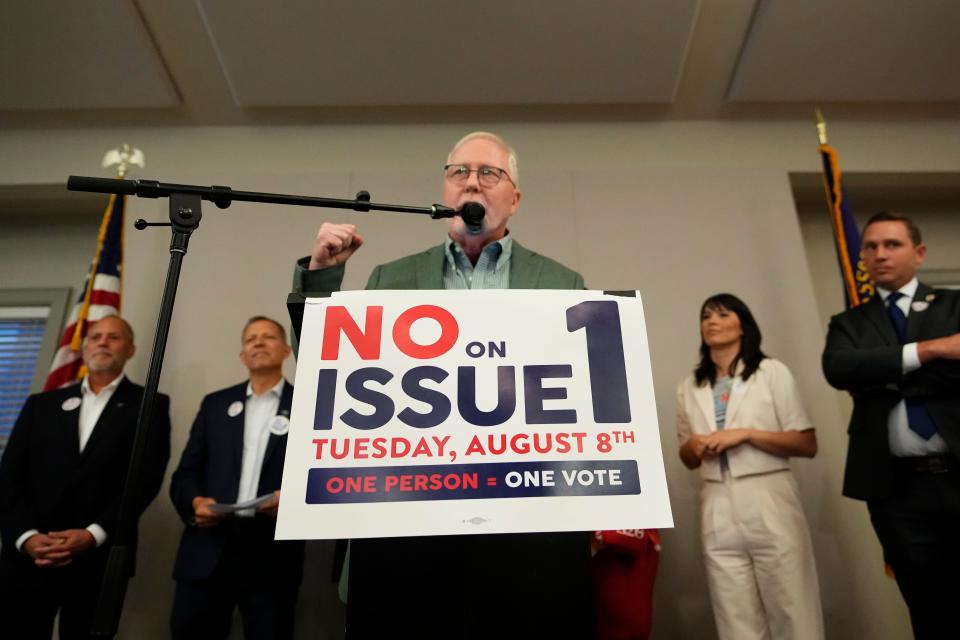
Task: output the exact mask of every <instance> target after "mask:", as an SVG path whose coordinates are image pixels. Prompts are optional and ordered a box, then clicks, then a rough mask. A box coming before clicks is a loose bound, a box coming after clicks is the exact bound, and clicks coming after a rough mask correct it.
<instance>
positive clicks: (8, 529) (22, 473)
mask: <svg viewBox="0 0 960 640" xmlns="http://www.w3.org/2000/svg"><path fill="white" fill-rule="evenodd" d="M35 412H36V401H35V396H30V397H29V398H27V402H26V403H25V404H24V405H23V409H21V410H20V416H19V417H18V418H17V422H16V424H15V425H14V427H13V432H12V433H11V434H10V438H9V439H8V440H7V446H6V450H5V451H4V452H3V461H2V462H0V536H2V544H3V545H4V546H5V547H7V548H8V549H13V548H14V544H15V543H16V541H17V538H19V537H20V536H21V535H23V533H24V532H25V531H29V530H30V529H36V528H37V526H36V522H37V518H36V515H35V514H34V511H33V507H32V505H31V500H30V499H29V492H28V491H27V486H28V478H29V464H30V462H29V461H30V457H29V450H30V439H31V426H32V425H33V424H34V423H35V422H36V419H35Z"/></svg>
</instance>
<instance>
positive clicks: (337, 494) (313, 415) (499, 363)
mask: <svg viewBox="0 0 960 640" xmlns="http://www.w3.org/2000/svg"><path fill="white" fill-rule="evenodd" d="M301 336H302V339H301V341H300V351H299V359H298V364H297V379H296V390H295V392H294V397H293V410H292V415H291V420H290V430H289V435H288V439H287V452H286V461H285V463H284V470H283V488H282V499H281V501H280V513H279V518H278V522H277V538H279V539H306V538H375V537H388V536H413V535H441V534H467V533H507V532H528V531H577V530H616V529H640V528H652V527H671V526H673V519H672V516H671V512H670V502H669V497H668V495H667V486H666V478H665V475H664V468H663V457H662V455H661V449H660V432H659V429H658V427H657V412H656V407H655V405H654V395H653V379H652V376H651V372H650V357H649V350H648V345H647V338H646V331H645V324H644V317H643V306H642V304H641V301H640V298H639V297H632V296H616V295H607V294H604V293H602V292H598V291H525V290H524V291H520V290H498V291H351V292H342V293H336V294H334V295H332V296H331V297H329V298H311V299H309V300H307V303H306V307H305V311H304V319H303V329H302V332H301Z"/></svg>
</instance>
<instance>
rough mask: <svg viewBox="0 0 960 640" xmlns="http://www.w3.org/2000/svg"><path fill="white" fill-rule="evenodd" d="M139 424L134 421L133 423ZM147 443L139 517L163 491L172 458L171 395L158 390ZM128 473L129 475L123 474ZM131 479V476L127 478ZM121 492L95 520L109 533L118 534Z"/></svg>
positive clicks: (137, 494) (139, 479)
mask: <svg viewBox="0 0 960 640" xmlns="http://www.w3.org/2000/svg"><path fill="white" fill-rule="evenodd" d="M133 426H136V425H131V427H133ZM146 439H147V441H146V446H145V448H144V454H143V458H142V464H141V467H140V469H139V470H138V475H137V476H135V482H136V485H135V486H133V488H132V490H133V491H134V499H133V510H134V514H135V515H136V518H137V520H139V518H140V516H141V515H142V514H143V512H144V511H146V509H147V507H148V506H150V503H151V502H153V499H154V498H156V497H157V494H158V493H160V485H161V484H163V475H164V473H166V471H167V462H169V460H170V397H169V396H166V395H163V394H161V393H158V394H157V396H156V398H155V400H154V405H153V417H152V419H151V420H150V428H149V429H147V433H146ZM117 464H124V465H126V464H129V460H118V461H117ZM124 477H126V476H124ZM127 482H130V478H127ZM121 499H122V494H121V493H120V492H118V493H117V496H116V498H115V499H113V500H111V501H110V502H108V503H107V504H106V506H105V507H104V509H103V510H102V511H101V512H100V515H99V516H97V519H96V520H95V522H96V523H97V524H99V525H100V526H101V527H103V529H104V531H106V532H107V536H108V537H110V538H113V537H115V536H116V528H117V524H118V523H119V518H120V501H121Z"/></svg>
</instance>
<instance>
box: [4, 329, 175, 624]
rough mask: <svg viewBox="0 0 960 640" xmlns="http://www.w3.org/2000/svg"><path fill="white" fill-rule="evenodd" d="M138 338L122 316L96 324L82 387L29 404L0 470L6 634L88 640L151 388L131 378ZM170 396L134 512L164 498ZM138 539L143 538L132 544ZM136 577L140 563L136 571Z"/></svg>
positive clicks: (159, 412)
mask: <svg viewBox="0 0 960 640" xmlns="http://www.w3.org/2000/svg"><path fill="white" fill-rule="evenodd" d="M134 352H135V347H134V343H133V331H132V330H131V328H130V326H129V325H128V324H127V323H126V321H124V320H122V319H121V318H119V317H117V316H109V317H106V318H103V319H101V320H99V321H97V322H95V323H94V324H92V325H90V327H89V329H88V332H87V336H86V338H84V341H83V361H84V364H85V365H86V366H87V369H88V372H89V373H88V375H87V376H86V378H84V380H83V381H82V382H81V383H80V384H75V385H72V386H69V387H65V388H62V389H58V390H55V391H49V392H46V393H40V394H37V395H33V396H30V398H28V399H27V402H26V404H25V405H24V407H23V410H22V411H21V412H20V417H19V418H18V419H17V423H16V425H15V426H14V428H13V433H12V434H11V435H10V440H9V441H8V442H7V448H6V451H5V452H4V454H3V461H2V463H0V532H2V541H3V542H2V549H0V629H2V635H3V636H4V637H9V638H49V637H50V636H51V634H52V632H53V621H54V617H55V616H56V614H57V612H58V611H59V613H60V637H61V638H83V639H84V640H85V639H86V638H87V637H88V636H89V631H90V625H91V623H92V618H93V613H94V610H95V607H96V603H97V597H98V595H99V593H100V587H101V581H102V578H103V571H104V567H105V566H106V561H107V557H108V555H109V553H110V546H111V544H112V543H113V540H115V539H116V537H117V527H118V525H119V522H118V510H119V506H120V497H121V493H122V491H123V487H124V485H125V483H126V479H127V470H128V468H129V465H130V454H131V452H132V449H133V438H134V433H135V429H136V426H137V415H138V413H139V410H140V400H141V398H142V396H143V387H141V386H139V385H136V384H133V383H132V382H130V381H129V380H128V379H127V378H126V376H124V375H123V367H124V364H125V363H126V362H127V360H129V359H130V358H131V357H133V354H134ZM169 404H170V403H169V399H168V398H167V397H166V396H163V395H158V396H157V399H156V404H155V414H154V418H153V420H152V421H151V424H150V427H149V429H148V431H147V455H146V456H145V458H144V460H145V463H144V467H143V469H142V470H141V474H142V475H141V485H140V491H139V494H138V496H137V498H136V502H135V508H136V515H137V516H138V517H139V516H140V514H141V513H142V512H143V511H144V509H146V508H147V505H148V504H150V501H151V500H153V498H154V497H156V495H157V492H158V491H159V490H160V484H161V483H162V482H163V474H164V471H165V470H166V466H167V459H168V458H169V456H170V418H169ZM132 540H133V541H134V545H135V541H136V532H134V535H133V537H132ZM130 571H131V575H132V574H133V564H132V563H131V567H130Z"/></svg>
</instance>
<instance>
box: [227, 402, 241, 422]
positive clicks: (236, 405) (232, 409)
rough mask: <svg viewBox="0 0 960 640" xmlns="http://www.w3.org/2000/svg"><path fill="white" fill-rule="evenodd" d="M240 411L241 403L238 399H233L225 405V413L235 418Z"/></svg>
mask: <svg viewBox="0 0 960 640" xmlns="http://www.w3.org/2000/svg"><path fill="white" fill-rule="evenodd" d="M241 413H243V403H242V402H240V401H239V400H234V401H233V402H231V403H230V406H229V407H227V415H228V416H230V417H231V418H236V417H237V416H238V415H240V414H241Z"/></svg>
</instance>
